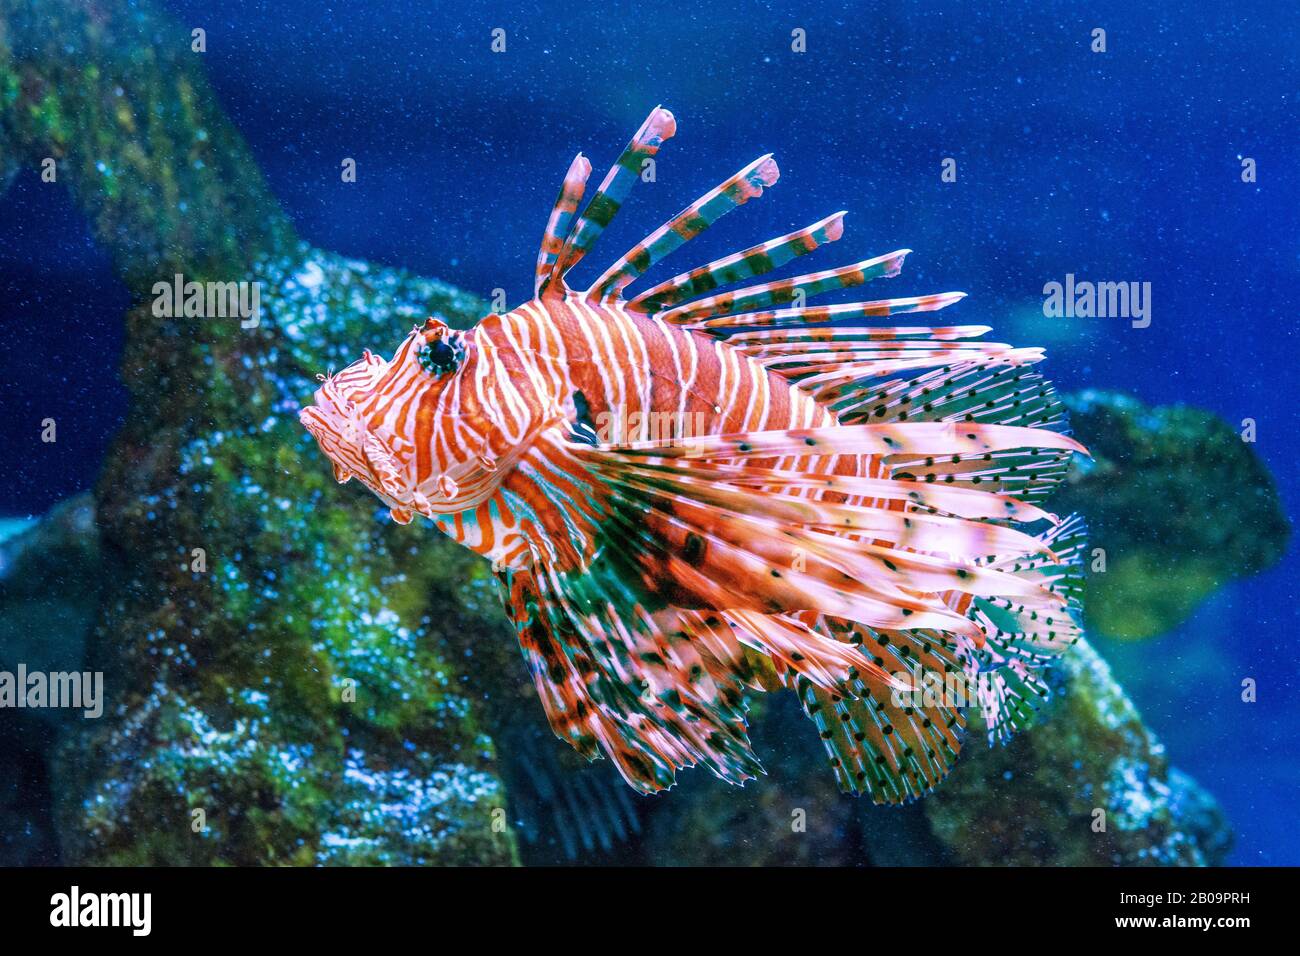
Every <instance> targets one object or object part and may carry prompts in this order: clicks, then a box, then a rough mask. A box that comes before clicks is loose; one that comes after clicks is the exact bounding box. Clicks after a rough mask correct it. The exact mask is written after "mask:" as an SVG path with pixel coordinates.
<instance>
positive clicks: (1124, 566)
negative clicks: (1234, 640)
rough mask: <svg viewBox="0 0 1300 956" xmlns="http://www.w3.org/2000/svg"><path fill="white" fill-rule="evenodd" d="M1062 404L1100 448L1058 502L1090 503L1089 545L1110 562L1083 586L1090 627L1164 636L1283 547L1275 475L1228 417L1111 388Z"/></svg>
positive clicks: (1069, 507)
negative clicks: (1154, 403) (1152, 403)
mask: <svg viewBox="0 0 1300 956" xmlns="http://www.w3.org/2000/svg"><path fill="white" fill-rule="evenodd" d="M1065 402H1066V404H1067V405H1068V406H1069V408H1070V418H1071V423H1072V425H1073V427H1074V430H1075V433H1076V434H1077V435H1078V436H1079V438H1080V440H1081V441H1083V442H1084V444H1086V445H1087V446H1088V449H1089V451H1091V452H1092V455H1093V458H1092V460H1091V461H1089V460H1087V459H1083V458H1080V459H1077V460H1076V462H1075V465H1074V467H1073V469H1072V470H1071V472H1070V475H1069V477H1068V480H1067V481H1066V482H1065V484H1064V486H1063V488H1062V489H1061V490H1060V492H1059V493H1058V494H1057V496H1056V498H1055V499H1054V500H1053V506H1054V507H1057V508H1059V509H1061V510H1063V511H1081V512H1083V513H1085V514H1086V515H1087V517H1088V529H1089V540H1090V545H1091V547H1094V548H1101V549H1102V550H1103V551H1104V552H1105V570H1104V572H1102V571H1100V566H1098V568H1095V569H1094V570H1093V573H1091V574H1090V575H1089V576H1088V581H1087V585H1086V589H1085V596H1084V614H1085V620H1086V623H1087V626H1088V630H1089V632H1090V633H1093V634H1095V635H1097V636H1104V637H1115V638H1128V639H1137V638H1144V637H1154V636H1156V635H1159V634H1164V633H1166V632H1168V631H1170V630H1172V629H1173V628H1174V627H1176V626H1177V625H1178V624H1180V623H1181V622H1182V621H1183V620H1185V619H1186V618H1187V616H1188V615H1189V614H1191V613H1192V611H1193V610H1194V609H1195V607H1196V606H1197V605H1198V604H1199V603H1200V602H1201V601H1202V600H1204V599H1205V598H1206V597H1207V596H1208V595H1210V594H1212V593H1213V592H1215V591H1216V590H1218V589H1219V588H1220V587H1222V586H1223V585H1224V584H1226V583H1228V582H1229V581H1231V580H1233V579H1234V578H1238V577H1243V576H1245V575H1248V574H1253V573H1255V572H1258V571H1261V570H1263V569H1264V568H1267V567H1268V566H1270V565H1271V564H1273V563H1275V562H1276V561H1277V560H1278V559H1279V558H1280V557H1281V555H1282V553H1283V552H1284V551H1285V550H1286V545H1287V539H1288V538H1289V536H1290V524H1289V522H1288V520H1287V517H1286V511H1285V509H1284V508H1283V506H1282V502H1281V499H1280V497H1279V495H1278V490H1277V485H1276V484H1275V483H1274V481H1273V477H1272V475H1270V474H1269V471H1268V468H1267V467H1266V466H1265V465H1264V463H1263V462H1262V461H1261V460H1260V458H1259V456H1258V455H1257V454H1256V453H1255V451H1254V449H1253V448H1252V447H1251V445H1250V444H1249V443H1247V442H1245V441H1243V440H1242V437H1241V435H1240V434H1238V433H1237V432H1236V431H1234V430H1233V429H1232V428H1231V427H1230V426H1229V425H1228V424H1227V423H1226V422H1224V421H1222V420H1221V419H1219V418H1217V417H1216V416H1215V415H1213V414H1211V413H1209V412H1204V411H1201V410H1199V409H1194V408H1187V407H1183V406H1165V407H1159V408H1150V407H1148V406H1146V405H1143V404H1142V403H1141V402H1139V401H1137V400H1136V399H1133V398H1130V397H1128V396H1124V395H1117V394H1113V393H1106V392H1095V391H1087V392H1082V393H1079V394H1076V395H1070V396H1067V397H1066V399H1065ZM1207 490H1208V491H1207Z"/></svg>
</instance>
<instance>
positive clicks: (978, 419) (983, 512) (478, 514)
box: [300, 108, 1084, 803]
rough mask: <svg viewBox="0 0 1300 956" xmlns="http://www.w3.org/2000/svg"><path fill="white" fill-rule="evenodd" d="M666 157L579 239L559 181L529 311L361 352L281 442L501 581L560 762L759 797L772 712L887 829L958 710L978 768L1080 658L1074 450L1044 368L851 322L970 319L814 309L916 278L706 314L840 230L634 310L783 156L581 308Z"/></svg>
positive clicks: (656, 784)
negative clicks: (976, 750)
mask: <svg viewBox="0 0 1300 956" xmlns="http://www.w3.org/2000/svg"><path fill="white" fill-rule="evenodd" d="M675 130H676V122H675V120H674V118H673V115H672V114H671V113H670V112H668V111H667V110H665V109H663V108H656V109H655V110H654V111H653V112H652V113H651V114H650V116H649V118H648V119H647V120H646V121H645V123H644V124H643V125H642V126H641V128H640V130H638V131H637V133H636V135H635V136H634V137H633V138H632V140H631V142H630V143H629V144H628V146H627V148H626V149H625V150H624V152H623V154H622V156H620V157H619V159H618V161H617V162H616V163H615V164H614V166H613V167H612V168H611V169H610V171H609V173H608V174H607V175H606V176H605V178H604V180H603V181H602V182H601V184H600V187H599V189H597V190H596V193H595V195H594V196H593V197H592V198H591V200H590V202H589V203H587V205H586V206H585V209H583V211H582V212H581V213H580V214H579V212H578V210H579V206H580V205H581V201H582V199H583V196H584V193H585V192H586V184H587V180H588V177H589V176H590V174H591V164H590V163H589V162H588V161H587V159H585V158H584V157H583V155H582V154H581V153H579V154H578V155H577V157H576V158H575V159H574V160H573V163H572V164H571V165H570V167H569V170H568V174H567V175H566V176H565V178H564V183H563V185H562V187H561V189H560V193H559V197H558V198H557V200H556V202H555V206H554V208H553V210H552V211H551V214H550V218H549V220H548V221H547V224H546V231H545V235H544V237H543V240H542V245H541V250H540V253H539V255H538V258H537V267H536V278H535V285H534V293H535V294H534V297H533V299H532V300H531V301H530V302H528V303H526V304H524V305H522V306H520V307H519V308H517V309H515V310H513V311H510V312H505V313H497V314H489V315H486V316H484V317H483V318H482V319H481V320H480V321H479V322H478V324H477V325H476V326H475V327H474V328H472V329H471V330H469V331H467V332H463V331H457V330H454V329H452V328H450V327H449V326H448V325H446V324H445V323H443V322H441V321H439V320H438V319H435V318H430V319H429V320H428V321H427V322H425V323H424V325H422V326H418V327H416V328H415V329H414V330H412V332H411V333H410V334H409V335H408V336H407V337H406V339H405V340H404V341H403V342H402V343H401V345H400V346H399V347H398V348H397V351H396V353H395V354H394V355H393V357H392V359H389V360H385V359H383V358H381V357H379V356H377V355H375V354H373V353H371V352H370V351H369V350H367V351H366V352H365V354H364V357H363V358H361V359H360V360H359V361H357V362H356V363H354V364H352V365H350V366H348V367H347V368H345V369H343V370H342V371H340V372H339V373H338V374H335V375H331V376H329V377H328V378H326V379H324V382H323V384H322V385H321V386H320V388H319V389H318V390H317V391H316V393H315V395H314V398H313V401H314V404H313V405H311V406H309V407H307V408H305V409H303V410H302V412H301V416H300V417H301V421H302V423H303V424H304V425H305V426H306V427H307V429H308V430H309V431H310V432H311V434H312V435H313V436H315V438H316V440H317V442H318V443H319V445H320V448H321V450H322V451H323V452H324V453H325V454H326V455H327V456H328V457H329V459H330V460H331V462H332V463H333V466H334V476H335V478H336V479H337V480H338V481H339V482H346V481H348V480H349V479H350V478H352V477H354V476H355V477H356V478H358V479H359V480H360V481H361V483H362V484H364V485H365V486H366V487H368V488H369V489H370V490H371V491H372V492H374V494H375V495H377V496H378V497H379V499H380V500H381V501H382V502H383V503H384V504H385V505H387V506H388V507H389V508H390V509H391V515H392V518H393V520H395V521H398V522H401V523H403V524H405V523H407V522H409V521H410V520H411V519H412V516H413V515H416V514H419V515H423V516H424V517H426V518H428V519H430V520H431V521H432V522H433V523H434V524H436V526H437V527H438V528H440V529H441V530H443V531H444V532H446V533H447V534H449V535H451V536H452V537H453V538H454V539H455V540H456V541H458V542H460V543H461V544H462V545H464V546H465V547H467V548H470V549H471V550H473V551H475V552H477V553H479V554H481V555H484V556H486V557H488V558H490V559H491V561H492V567H493V570H494V571H495V573H496V574H497V576H498V577H499V579H500V581H501V583H502V585H503V588H504V600H505V603H506V607H507V610H508V612H509V614H510V615H511V617H512V620H513V623H514V625H515V628H516V630H517V632H518V637H519V643H520V646H521V648H522V651H523V655H524V658H525V661H526V662H527V666H528V670H529V671H530V673H531V676H532V679H533V682H534V683H535V686H536V690H537V695H538V697H540V699H541V702H542V706H543V707H544V708H545V711H546V715H547V717H548V718H549V720H550V724H551V727H552V729H553V730H554V732H555V734H556V735H557V736H558V737H560V738H561V739H563V740H567V741H568V742H569V743H570V744H571V745H572V746H573V747H574V748H576V749H577V750H578V751H579V752H580V753H581V754H583V755H584V756H585V757H587V758H588V759H595V758H596V757H597V756H599V755H601V754H604V755H605V756H606V757H608V758H609V759H611V760H612V761H613V762H614V763H615V764H616V765H617V767H618V770H619V771H620V773H621V774H622V776H623V778H624V779H625V780H626V781H627V782H628V783H629V784H631V786H632V787H634V788H636V789H637V790H638V791H641V792H644V793H649V792H654V791H658V790H662V789H665V788H667V787H670V786H672V784H673V782H674V780H675V775H676V771H677V770H678V769H679V768H684V767H689V766H694V765H696V764H702V765H704V766H705V767H707V768H708V769H709V770H711V771H712V772H713V773H714V774H716V775H717V776H718V777H720V778H722V779H723V780H726V781H729V782H730V783H733V784H742V783H743V782H744V781H745V780H747V779H751V778H753V777H754V776H755V775H756V774H759V773H762V772H763V771H762V767H761V765H760V764H759V762H758V760H757V759H756V758H755V756H754V754H753V751H752V750H751V747H750V742H749V738H748V735H747V725H746V709H747V704H746V695H747V693H748V692H753V691H764V690H777V689H780V688H790V689H791V690H793V691H794V692H795V694H796V695H797V696H798V699H799V701H800V702H801V703H802V706H803V709H804V711H805V712H806V714H807V715H808V717H809V718H811V720H812V721H813V723H814V724H815V725H816V727H817V730H818V732H819V734H820V736H821V739H822V741H823V742H824V745H825V748H826V752H827V754H828V755H829V760H830V765H831V767H832V768H833V770H834V773H835V775H836V778H837V780H838V782H839V784H840V786H841V788H842V789H844V790H846V791H849V792H853V793H866V794H869V795H870V796H871V797H872V799H873V800H875V801H876V802H877V803H900V802H904V801H906V800H909V799H911V798H913V797H917V796H920V795H922V794H924V793H926V792H927V791H928V790H930V789H931V788H932V787H933V786H934V785H935V784H937V783H938V781H939V780H940V779H942V778H943V777H944V776H945V775H946V774H947V773H948V771H949V770H950V768H951V767H952V766H953V763H954V761H955V759H956V757H957V754H958V752H959V750H960V748H961V746H962V741H963V737H964V735H965V729H966V714H967V711H968V709H971V710H977V711H978V713H979V715H980V717H981V718H982V721H983V725H984V727H985V729H986V730H987V733H988V736H989V739H990V742H991V743H992V742H994V741H997V740H1004V739H1006V738H1007V737H1008V736H1009V735H1010V734H1011V733H1012V732H1013V731H1015V730H1016V729H1018V728H1019V727H1021V726H1023V725H1024V724H1025V723H1026V721H1027V720H1028V718H1029V716H1030V715H1031V713H1032V712H1033V710H1034V709H1035V707H1036V705H1037V701H1038V700H1039V699H1040V698H1043V697H1045V696H1046V694H1047V689H1048V688H1047V684H1046V683H1045V680H1044V677H1043V668H1044V666H1045V665H1047V664H1049V663H1050V662H1051V661H1052V660H1053V659H1054V658H1057V657H1059V656H1060V655H1061V654H1062V653H1063V652H1064V651H1065V650H1066V649H1067V648H1068V647H1069V646H1070V645H1071V644H1072V643H1074V642H1075V641H1076V640H1077V639H1078V637H1079V634H1080V631H1079V626H1078V624H1077V623H1076V620H1075V618H1076V617H1077V607H1078V599H1079V591H1080V585H1079V573H1080V562H1081V553H1082V546H1083V545H1082V528H1081V524H1080V522H1079V521H1078V519H1076V518H1069V519H1065V520H1061V519H1059V518H1058V517H1057V516H1055V515H1052V514H1050V513H1048V512H1046V511H1044V510H1042V509H1041V508H1040V507H1039V506H1038V504H1037V503H1036V502H1038V501H1039V500H1040V499H1042V498H1043V497H1044V496H1045V495H1046V494H1047V492H1048V491H1049V490H1050V489H1051V488H1052V487H1053V486H1054V485H1055V484H1056V483H1057V482H1058V481H1059V480H1060V479H1061V477H1062V475H1063V474H1064V472H1065V470H1066V468H1067V466H1068V463H1069V459H1070V456H1071V454H1072V453H1073V452H1075V451H1084V449H1083V447H1082V446H1081V445H1079V444H1078V443H1077V442H1075V441H1074V440H1073V439H1072V438H1070V437H1068V435H1067V433H1066V431H1067V429H1066V421H1065V415H1064V411H1063V409H1062V407H1061V405H1060V403H1059V402H1058V400H1057V398H1056V395H1055V392H1054V391H1053V389H1052V387H1051V386H1050V385H1049V384H1048V383H1047V382H1046V381H1045V380H1044V379H1043V378H1042V377H1041V376H1040V375H1038V374H1037V373H1036V372H1034V371H1032V370H1031V366H1033V365H1034V364H1035V363H1036V362H1038V361H1039V360H1040V359H1041V358H1042V357H1043V353H1042V350H1041V349H1037V348H1013V347H1011V346H1008V345H1003V344H994V343H989V342H983V341H977V340H978V339H979V338H980V337H981V336H982V335H983V334H984V333H986V332H988V331H989V328H988V327H987V326H982V325H950V326H941V327H937V328H929V327H923V326H910V325H898V326H881V325H872V324H868V321H867V320H872V319H883V318H886V317H889V316H893V315H896V314H901V313H911V312H933V311H937V310H939V309H942V308H945V307H947V306H950V305H952V304H953V303H955V302H957V301H958V300H959V299H961V298H962V297H963V293H944V294H940V295H925V296H919V297H913V298H895V299H878V300H874V301H867V302H853V303H848V304H837V305H829V306H821V307H813V306H808V305H806V304H805V300H806V299H807V298H808V297H810V296H815V295H818V294H821V293H824V292H830V291H833V290H838V289H847V288H851V287H854V286H859V285H862V284H864V283H867V282H869V281H872V280H875V279H883V278H891V277H894V276H896V275H898V273H899V271H900V269H901V267H902V264H903V259H904V257H905V256H906V255H907V254H908V253H909V251H910V250H907V249H901V250H898V251H897V252H891V253H889V254H888V255H883V256H879V257H877V258H874V259H868V260H866V261H863V262H857V263H854V264H852V265H849V266H845V267H843V268H839V269H830V270H827V271H822V272H812V273H808V274H805V275H799V276H795V277H793V278H787V279H781V280H777V281H770V282H761V283H757V284H749V285H744V286H743V287H741V288H736V289H733V290H732V291H717V290H718V289H719V288H720V287H724V286H729V285H734V284H736V283H740V282H742V281H744V280H746V279H751V278H754V277H757V276H761V275H763V274H764V273H767V272H770V271H772V270H774V269H777V268H778V267H780V266H783V265H785V264H786V263H788V262H790V261H791V260H792V259H795V258H797V257H799V256H803V255H805V254H807V253H809V252H812V251H813V250H814V249H816V248H818V247H819V246H821V245H823V244H824V243H828V242H832V241H834V240H836V239H839V238H840V235H841V232H842V228H843V226H842V221H843V215H844V214H843V213H842V212H841V213H836V214H835V215H833V216H830V217H828V218H826V219H823V220H821V221H820V222H816V223H814V224H812V225H810V226H808V227H807V228H805V229H800V230H798V231H795V232H791V233H789V234H788V235H784V236H780V237H778V238H776V239H772V240H769V241H768V242H764V243H761V244H759V245H756V246H752V247H751V248H748V249H744V250H743V251H741V252H737V253H735V254H734V255H729V256H726V257H724V258H721V259H718V260H716V261H713V262H710V263H708V264H707V265H703V266H700V267H699V268H696V269H692V270H690V271H688V272H682V273H681V274H679V275H676V276H674V277H672V278H670V279H667V280H666V281H663V282H660V283H659V284H657V285H654V286H651V287H650V288H646V289H645V290H644V291H642V292H640V293H639V294H635V295H632V296H631V297H630V298H629V293H628V286H629V285H631V284H632V283H633V282H634V281H635V280H637V279H639V278H640V277H641V276H642V275H644V274H645V273H646V271H647V270H649V269H650V268H651V267H652V266H654V265H655V264H656V263H658V262H659V261H660V260H661V259H663V258H665V257H666V256H667V255H668V254H669V253H671V252H673V251H674V250H675V249H677V248H678V247H679V246H681V245H682V244H683V243H685V242H686V241H687V240H689V239H691V238H692V237H694V236H696V235H698V234H699V233H701V232H702V231H704V230H705V229H706V228H708V227H709V226H710V225H712V224H713V223H714V222H716V221H717V220H718V219H719V218H720V217H722V216H723V215H725V214H726V213H728V212H730V211H731V210H733V209H735V208H736V207H737V206H741V205H743V204H745V203H746V202H748V201H749V200H751V199H754V198H756V197H758V196H761V195H762V194H763V191H764V190H765V189H766V188H768V187H770V186H771V185H773V184H774V183H775V182H776V181H777V176H778V169H777V165H776V163H775V162H774V161H773V159H772V157H771V155H766V156H762V157H760V158H759V159H757V160H755V161H754V162H753V163H751V164H750V165H748V166H746V167H745V168H744V169H742V170H741V171H740V172H738V173H736V174H735V175H734V176H732V177H731V178H730V179H728V180H726V181H725V182H723V183H721V184H720V185H719V186H717V187H716V188H714V189H711V190H709V191H708V192H707V193H705V194H704V195H703V196H701V197H700V198H699V199H697V200H696V201H695V202H693V203H691V204H690V205H689V206H687V207H686V208H685V209H683V210H682V211H681V212H679V213H678V214H677V215H676V216H674V217H673V218H672V219H670V220H669V221H668V222H666V223H664V224H663V225H662V226H660V227H659V228H657V229H655V230H654V231H653V232H651V233H650V234H649V235H647V236H646V237H645V239H643V240H642V241H641V242H639V243H638V244H637V245H636V246H635V247H633V248H632V249H631V250H630V251H628V252H627V253H626V254H625V255H623V256H622V257H620V258H619V259H618V260H617V261H616V262H614V263H613V265H611V266H610V267H609V268H607V269H606V270H605V271H604V272H603V273H601V274H600V276H599V277H598V278H597V279H596V280H595V281H594V282H593V283H592V284H591V285H590V286H589V287H588V288H587V289H585V290H584V291H575V290H574V289H572V288H571V287H570V286H569V284H568V282H567V278H568V276H569V274H570V272H571V270H572V269H573V268H574V267H575V266H577V265H578V264H579V263H580V262H581V261H582V259H583V258H584V257H585V256H586V254H587V252H588V251H589V250H590V249H591V247H592V245H593V244H594V243H595V241H596V240H597V238H598V237H599V236H600V234H601V233H602V231H603V230H604V229H605V228H606V227H607V226H608V225H609V223H610V221H611V220H612V219H613V218H614V215H615V213H617V212H618V210H619V208H620V207H621V206H622V204H623V202H624V201H625V199H626V198H627V196H628V194H629V192H630V191H631V188H632V185H633V183H634V182H635V181H636V180H637V178H638V177H639V176H640V175H641V173H642V171H643V169H644V168H645V166H646V163H647V161H648V160H650V159H652V158H653V157H654V156H655V154H656V153H657V152H658V151H659V148H660V146H661V145H662V144H663V143H664V141H665V140H667V139H668V138H669V137H671V136H672V135H673V134H674V132H675ZM1030 525H1032V526H1034V528H1033V529H1031V530H1023V529H1022V528H1021V527H1017V526H1030ZM1042 529H1045V530H1042ZM1031 531H1033V532H1034V533H1031ZM965 689H969V690H970V693H969V694H963V693H962V691H963V690H965Z"/></svg>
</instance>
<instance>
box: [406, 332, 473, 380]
mask: <svg viewBox="0 0 1300 956" xmlns="http://www.w3.org/2000/svg"><path fill="white" fill-rule="evenodd" d="M416 357H417V359H418V360H419V362H420V367H421V368H422V369H424V370H425V371H426V372H428V373H429V374H430V375H446V374H447V373H448V372H454V371H456V369H457V367H459V365H460V363H461V360H462V359H463V358H464V357H465V347H464V346H463V345H462V344H461V343H460V341H459V340H457V339H454V338H440V339H438V340H436V341H434V342H426V343H425V344H424V345H422V346H421V347H420V351H419V352H418V353H417V355H416Z"/></svg>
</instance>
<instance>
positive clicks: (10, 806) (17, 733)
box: [0, 494, 112, 866]
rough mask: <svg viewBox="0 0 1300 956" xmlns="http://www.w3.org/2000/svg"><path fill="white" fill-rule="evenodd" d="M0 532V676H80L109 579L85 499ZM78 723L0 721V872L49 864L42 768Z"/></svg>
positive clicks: (49, 823)
mask: <svg viewBox="0 0 1300 956" xmlns="http://www.w3.org/2000/svg"><path fill="white" fill-rule="evenodd" d="M0 524H5V525H11V526H12V527H10V528H7V529H4V530H3V531H0V534H3V535H4V536H3V537H2V538H0V671H3V672H8V673H16V672H17V669H18V667H19V666H24V667H26V668H27V669H28V670H29V671H42V672H46V673H48V672H51V671H55V672H76V671H80V670H81V666H82V661H83V659H84V657H85V645H86V638H87V635H88V634H89V632H90V628H91V625H92V623H93V621H94V615H95V610H96V608H97V605H98V600H99V593H100V590H101V587H102V581H103V580H105V579H107V578H110V577H111V576H112V574H111V571H110V570H109V569H108V568H107V567H106V566H105V562H103V561H102V560H101V555H100V552H99V547H98V533H97V531H96V528H95V516H94V503H93V502H92V500H91V497H90V495H88V494H86V495H78V496H77V497H76V498H72V499H70V500H68V501H65V502H63V503H62V504H60V505H59V506H58V507H56V508H54V509H52V510H51V511H50V513H49V514H48V515H46V516H45V518H44V519H43V520H41V521H39V522H32V521H10V520H9V519H5V520H4V521H3V522H0ZM20 527H21V528H23V530H18V529H19V528H20ZM10 531H12V532H13V533H12V534H10V533H9V532H10ZM80 724H83V717H82V715H81V713H79V712H77V711H75V710H69V709H66V708H40V709H31V708H23V709H15V710H6V711H4V713H3V714H2V715H0V866H32V865H49V864H53V863H57V862H58V861H59V849H58V837H57V834H56V833H55V830H54V819H53V807H54V804H53V795H52V793H51V791H50V769H51V768H50V762H51V759H52V758H53V754H54V751H55V749H56V746H57V742H58V740H59V737H60V734H61V733H63V732H66V730H67V729H68V728H69V727H76V726H78V725H80Z"/></svg>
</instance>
